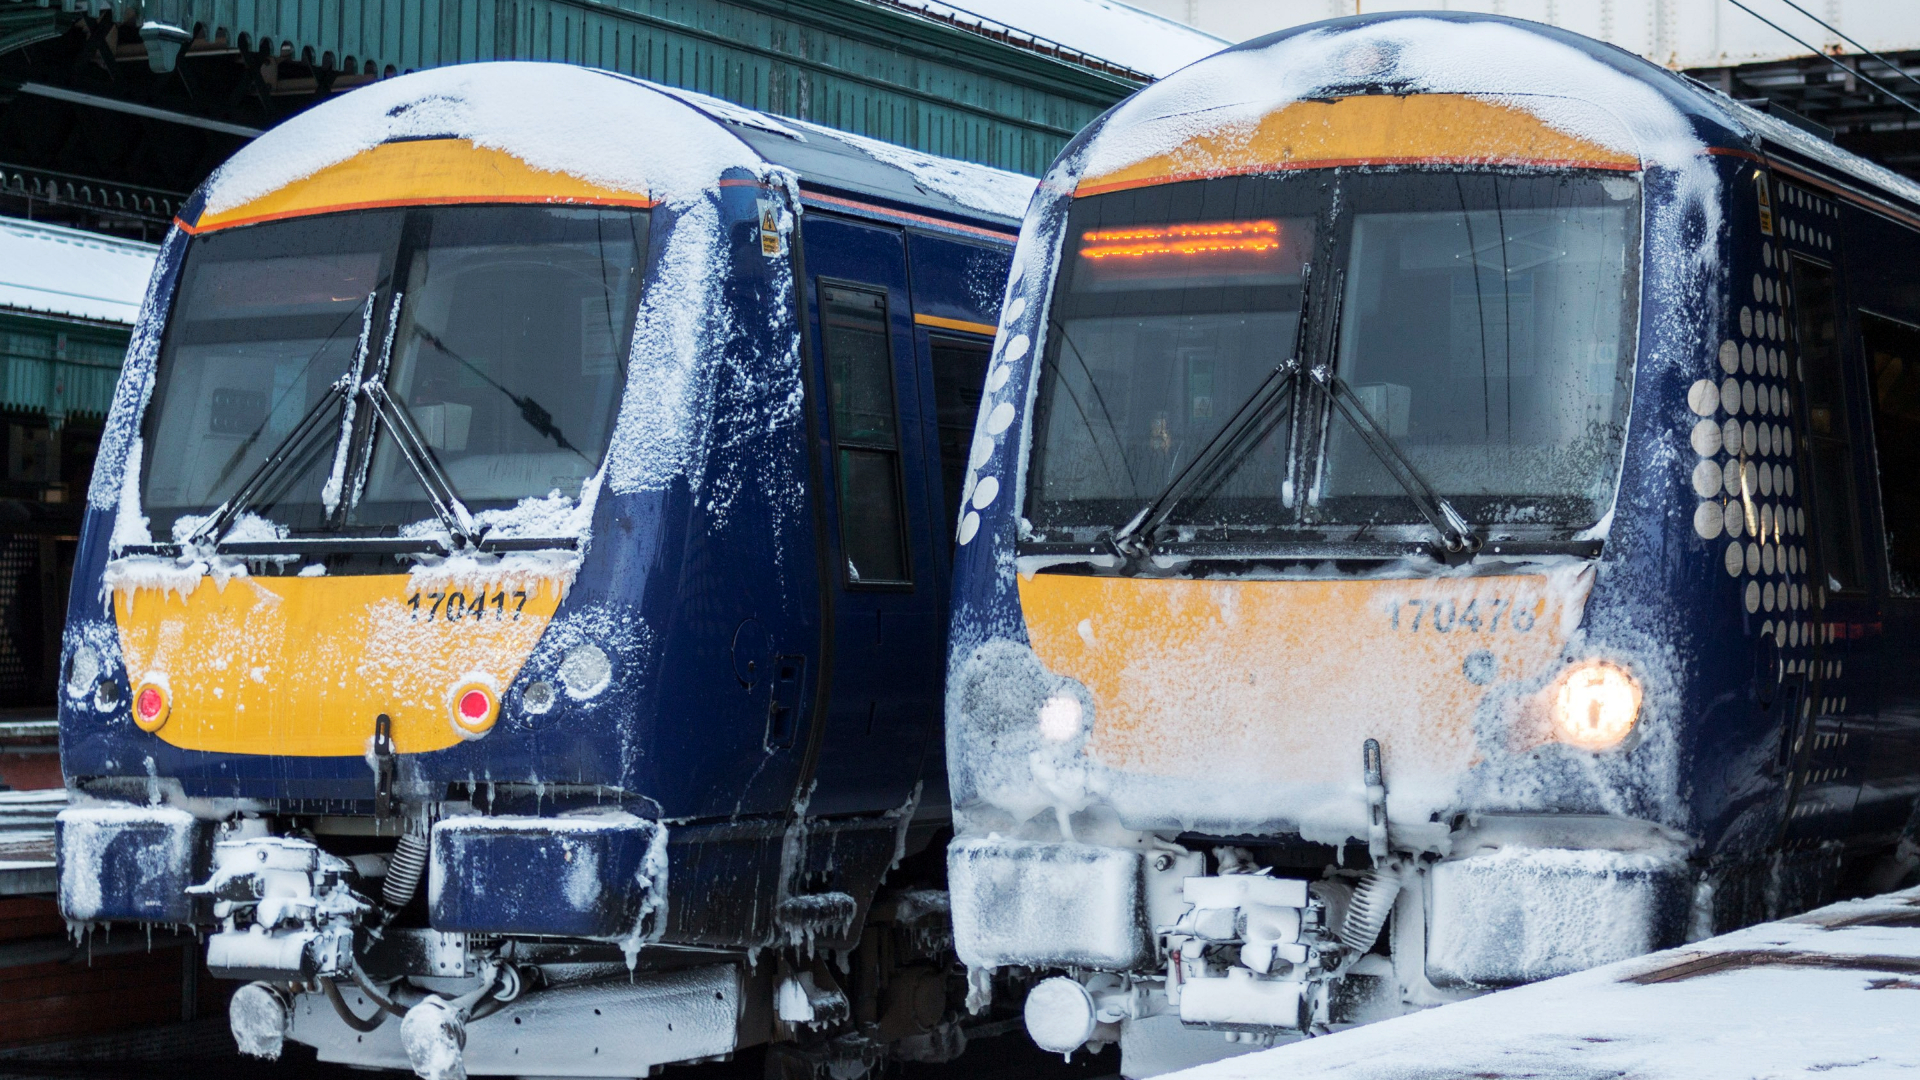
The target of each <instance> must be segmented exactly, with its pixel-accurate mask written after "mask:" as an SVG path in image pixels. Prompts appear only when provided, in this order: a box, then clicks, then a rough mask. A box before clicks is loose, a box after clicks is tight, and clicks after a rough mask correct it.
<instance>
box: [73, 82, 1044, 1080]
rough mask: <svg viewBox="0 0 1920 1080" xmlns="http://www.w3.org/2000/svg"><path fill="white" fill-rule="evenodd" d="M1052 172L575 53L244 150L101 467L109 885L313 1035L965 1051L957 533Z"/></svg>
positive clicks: (77, 912)
mask: <svg viewBox="0 0 1920 1080" xmlns="http://www.w3.org/2000/svg"><path fill="white" fill-rule="evenodd" d="M1032 183H1033V182H1032V180H1031V179H1029V178H1025V177H1019V176H1014V175H1012V174H1007V173H1001V172H998V171H996V170H992V169H986V168H982V167H977V166H971V165H967V164H965V163H961V162H955V161H948V160H945V159H939V158H933V157H929V156H926V155H921V154H916V153H912V152H909V151H906V150H903V149H901V148H898V147H893V146H888V145H886V144H880V143H874V142H870V141H868V140H863V139H858V138H855V137H853V136H849V135H845V134H841V133H836V132H832V131H828V130H826V129H822V128H819V127H815V126H811V125H806V124H801V123H796V122H791V121H786V120H779V119H775V118H773V117H770V116H766V115H763V114H759V113H756V112H752V111H749V110H745V109H741V108H737V107H734V106H731V105H728V104H726V103H724V102H720V101H716V100H713V99H709V98H704V97H701V96H699V95H693V94H688V93H684V92H680V91H675V90H671V89H667V88H663V87H659V86H654V85H651V84H648V83H644V82H641V81H637V80H634V79H630V78H625V77H621V76H617V75H612V74H607V73H603V72H595V71H589V70H584V69H578V68H571V67H564V66H559V65H540V64H477V65H471V66H464V67H459V68H451V69H443V70H438V71H430V72H425V73H421V74H414V75H408V76H405V77H401V78H397V79H391V80H387V81H384V82H381V83H379V84H377V85H374V86H371V87H369V88H365V89H361V90H357V91H355V92H353V93H351V94H347V95H343V96H342V97H340V98H338V99H336V100H334V101H332V102H329V103H327V104H324V105H322V106H320V107H318V108H316V109H314V110H312V111H310V112H308V113H305V114H303V115H301V116H300V117H298V118H296V119H294V120H292V121H289V122H288V123H287V124H285V125H283V126H282V127H279V128H277V129H275V130H273V131H272V132H270V133H268V134H267V135H265V136H263V137H261V138H260V139H259V140H257V141H256V142H254V143H252V144H250V145H249V146H248V147H247V148H246V149H244V150H243V151H241V153H240V154H238V155H237V156H236V157H235V158H234V159H233V160H232V161H231V162H229V163H228V164H227V165H226V166H224V167H222V168H221V169H220V170H219V171H218V172H217V173H216V174H215V175H214V176H213V177H212V178H211V179H210V180H209V181H208V182H207V183H206V185H205V186H204V187H203V188H202V190H201V191H199V192H198V193H197V194H196V195H195V196H194V197H193V199H192V201H191V202H190V204H189V205H188V206H187V207H186V209H185V210H183V212H182V213H181V214H180V216H179V219H178V221H177V227H176V228H175V229H174V230H173V231H172V233H171V234H170V235H169V236H168V238H167V240H166V243H165V245H164V246H163V248H162V252H161V255H160V260H159V267H158V270H157V272H156V275H155V278H154V280H153V283H152V287H151V290H150V292H149V295H148V298H147V303H146V307H145V310H144V312H143V314H142V316H141V320H140V324H139V328H138V330H137V332H136V335H135V340H134V344H133V346H132V348H131V351H130V354H129V356H128V360H127V364H126V370H125V373H124V376H123V377H122V379H121V382H120V385H119V388H118V393H117V396H116V398H115V401H114V405H113V411H112V414H111V418H110V420H109V422H108V431H107V434H106V437H105V440H104V442H103V444H102V447H101V452H100V457H99V463H98V466H97V469H96V472H95V475H94V480H93V484H92V488H91V491H90V494H89V497H88V504H87V510H86V527H85V532H84V535H83V537H82V540H81V546H80V554H79V558H78V563H77V566H76V570H75V574H74V583H73V592H72V608H71V615H70V617H69V621H68V625H67V633H66V647H65V654H64V657H63V665H64V666H63V668H62V695H61V708H60V727H61V752H62V763H63V767H64V769H65V773H66V776H67V781H68V785H69V788H70V790H71V792H72V794H73V798H74V806H73V807H72V808H71V809H69V810H67V811H66V812H65V813H64V814H63V815H62V816H61V819H60V823H59V841H58V850H59V863H60V871H59V872H60V903H61V907H62V909H63V912H64V914H65V915H66V917H67V918H68V919H70V920H72V921H73V922H75V923H78V924H95V923H107V922H135V923H148V924H152V923H171V924H191V925H193V926H196V927H200V928H202V929H203V930H204V931H205V932H206V934H207V941H208V954H207V956H208V963H209V965H210V967H211V968H212V970H213V971H214V973H215V974H216V975H219V976H222V977H225V978H230V979H235V980H244V981H246V985H245V986H244V987H242V988H241V989H240V990H239V991H238V992H237V993H236V995H235V996H234V998H233V1004H232V1010H231V1011H232V1020H233V1027H234V1033H235V1036H236V1038H237V1039H238V1040H239V1041H240V1043H241V1045H242V1048H243V1049H246V1050H247V1051H249V1052H251V1053H255V1054H261V1055H266V1056H273V1055H276V1054H278V1053H279V1051H280V1049H281V1047H282V1046H283V1044H284V1041H285V1040H288V1039H292V1040H296V1041H298V1042H302V1043H307V1044H311V1045H312V1046H314V1047H316V1048H317V1049H318V1052H319V1055H320V1058H321V1059H322V1060H326V1061H337V1062H344V1063H347V1064H351V1065H360V1066H384V1067H400V1068H406V1067H412V1068H414V1069H415V1070H416V1071H417V1072H419V1074H420V1075H422V1076H425V1077H431V1078H435V1080H440V1078H446V1077H455V1076H460V1075H465V1074H514V1075H563V1074H564V1075H580V1076H591V1075H604V1076H635V1075H646V1074H647V1073H648V1072H649V1071H650V1070H652V1069H653V1068H654V1067H655V1066H658V1065H660V1064H663V1063H669V1062H679V1061H692V1060H706V1059H712V1058H717V1057H723V1056H725V1055H730V1054H732V1053H734V1052H735V1051H736V1050H737V1049H739V1048H742V1047H751V1046H756V1045H760V1044H766V1043H769V1042H773V1043H778V1044H779V1047H780V1050H779V1052H778V1053H777V1054H776V1057H778V1059H779V1060H780V1061H781V1062H784V1063H785V1064H782V1065H781V1066H780V1068H781V1069H785V1070H787V1072H788V1074H790V1075H811V1074H812V1071H813V1070H815V1069H816V1068H820V1067H825V1066H828V1065H831V1066H832V1067H834V1068H835V1069H838V1070H839V1072H837V1073H836V1075H843V1074H846V1073H847V1071H848V1070H849V1069H852V1070H854V1071H855V1072H857V1071H858V1070H859V1068H860V1067H861V1066H863V1065H871V1064H873V1063H874V1062H876V1061H878V1060H881V1059H883V1058H886V1057H888V1056H890V1055H891V1056H892V1057H894V1058H908V1059H913V1060H943V1059H945V1058H947V1057H950V1056H951V1055H952V1054H954V1053H955V1052H957V1050H958V1048H959V1047H960V1046H961V1045H963V1043H964V1039H963V1038H961V1037H960V1036H959V1035H958V1034H957V1030H958V1029H957V1027H956V1026H955V1023H956V1018H957V1016H959V1015H960V1014H959V1012H958V997H957V995H958V993H959V992H960V991H961V989H962V986H963V983H962V980H961V978H960V976H959V975H958V974H956V971H957V969H956V968H955V967H954V965H953V964H952V963H951V960H950V958H951V946H950V940H951V939H950V934H949V930H948V923H947V912H946V904H945V894H944V892H942V891H941V886H942V873H943V867H942V859H941V855H942V847H941V846H940V845H941V844H942V843H943V842H944V830H945V829H946V828H947V822H948V810H947V798H946V784H945V767H944V764H943V747H942V742H941V737H940V716H941V705H940V696H939V694H940V685H941V678H942V661H941V657H942V656H943V655H944V644H943V643H944V639H945V635H946V627H947V617H948V600H947V598H948V595H949V587H948V584H949V573H950V558H951V554H950V552H951V539H950V538H951V537H952V536H953V535H954V534H955V530H956V529H957V528H958V520H957V516H956V514H955V512H954V508H955V507H957V506H958V505H959V503H960V491H959V488H960V486H961V484H962V483H963V477H964V475H965V472H966V453H967V451H968V447H969V439H970V435H971V428H972V423H973V417H974V414H975V412H976V406H977V403H978V400H979V396H980V393H981V387H982V385H983V384H984V380H985V369H986V361H987V354H988V350H989V346H990V343H991V339H992V334H993V331H994V328H995V324H996V322H997V320H998V315H999V312H998V303H999V296H1000V292H1001V290H1002V287H1003V285H1004V282H1005V279H1006V268H1007V260H1008V256H1009V252H1010V250H1011V247H1012V243H1013V239H1014V231H1015V228H1016V227H1017V219H1018V216H1019V214H1020V213H1021V211H1022V209H1023V208H1024V206H1025V204H1026V201H1027V198H1028V197H1029V195H1030V194H1031V191H1032ZM883 882H884V883H885V888H884V889H883V888H882V884H883Z"/></svg>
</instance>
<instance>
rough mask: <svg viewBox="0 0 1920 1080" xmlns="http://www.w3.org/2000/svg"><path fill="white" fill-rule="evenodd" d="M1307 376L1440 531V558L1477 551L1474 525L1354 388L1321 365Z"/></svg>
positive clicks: (1451, 559)
mask: <svg viewBox="0 0 1920 1080" xmlns="http://www.w3.org/2000/svg"><path fill="white" fill-rule="evenodd" d="M1308 377H1309V378H1311V379H1312V380H1313V381H1314V383H1315V384H1316V385H1317V386H1319V387H1320V388H1321V389H1322V390H1323V391H1325V392H1326V395H1327V398H1328V400H1330V401H1332V402H1333V406H1334V408H1335V409H1337V410H1339V412H1340V415H1342V416H1344V417H1346V419H1347V422H1348V423H1349V424H1352V425H1353V430H1354V431H1355V432H1356V433H1358V434H1359V436H1360V441H1361V442H1363V443H1365V444H1366V445H1367V449H1368V450H1371V451H1373V456H1374V457H1376V458H1379V459H1380V464H1382V465H1384V466H1386V469H1387V473H1388V474H1389V475H1391V476H1392V477H1393V479H1394V480H1395V482H1397V483H1398V484H1399V485H1400V487H1401V488H1402V489H1403V490H1405V491H1406V493H1407V497H1408V498H1410V499H1412V500H1413V505H1414V507H1415V508H1416V509H1418V510H1419V511H1420V516H1421V517H1424V518H1426V519H1427V523H1428V524H1429V525H1432V526H1433V529H1434V531H1435V532H1437V533H1439V534H1440V547H1441V561H1442V562H1447V563H1455V562H1463V561H1465V560H1467V559H1470V558H1472V557H1473V556H1474V553H1476V552H1478V551H1479V550H1480V545H1481V539H1480V537H1479V535H1478V534H1476V533H1475V532H1474V531H1473V526H1471V525H1469V524H1467V519H1466V518H1464V517H1462V516H1461V515H1460V512H1459V511H1458V510H1455V509H1454V508H1453V504H1452V503H1450V502H1448V501H1447V500H1446V497H1445V496H1443V495H1441V494H1440V493H1439V492H1437V491H1435V490H1433V485H1432V484H1429V483H1427V479H1426V477H1424V476H1421V475H1420V470H1418V469H1416V468H1414V467H1413V462H1411V461H1409V460H1407V455H1406V454H1404V453H1402V452H1401V450H1400V447H1399V446H1398V445H1396V444H1395V443H1394V441H1393V439H1392V438H1391V437H1390V436H1388V434H1387V433H1386V432H1385V431H1383V430H1381V428H1380V425H1379V423H1378V422H1377V421H1375V420H1374V418H1373V417H1372V416H1371V415H1370V414H1368V412H1367V410H1366V409H1364V408H1362V407H1361V405H1360V402H1359V400H1358V399H1357V397H1356V395H1355V394H1354V392H1353V388H1352V387H1350V386H1348V385H1347V383H1346V380H1344V379H1342V378H1341V377H1340V376H1338V375H1335V374H1334V373H1333V372H1332V371H1329V370H1328V369H1326V368H1323V367H1322V368H1315V369H1314V370H1313V371H1312V372H1310V373H1309V375H1308Z"/></svg>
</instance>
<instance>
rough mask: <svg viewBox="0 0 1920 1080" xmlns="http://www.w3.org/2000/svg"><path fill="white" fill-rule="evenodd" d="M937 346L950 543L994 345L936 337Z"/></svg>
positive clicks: (937, 406) (943, 480) (936, 403)
mask: <svg viewBox="0 0 1920 1080" xmlns="http://www.w3.org/2000/svg"><path fill="white" fill-rule="evenodd" d="M930 340H931V344H932V347H933V401H934V408H935V409H936V410H938V412H939V414H940V423H939V426H940V479H941V484H942V493H943V494H944V495H945V496H946V500H947V536H948V539H949V542H951V540H952V537H953V536H954V535H955V534H956V532H957V531H958V530H959V528H960V493H961V491H962V489H963V488H965V486H966V482H967V454H968V452H969V451H970V450H971V449H972V446H973V423H974V420H975V419H976V417H977V416H978V414H979V412H980V392H981V389H982V386H983V384H984V383H985V382H986V379H987V358H988V356H989V355H991V354H992V352H993V343H992V342H991V341H989V340H987V339H985V338H959V337H948V336H946V335H944V334H935V335H933V337H932V338H931V339H930Z"/></svg>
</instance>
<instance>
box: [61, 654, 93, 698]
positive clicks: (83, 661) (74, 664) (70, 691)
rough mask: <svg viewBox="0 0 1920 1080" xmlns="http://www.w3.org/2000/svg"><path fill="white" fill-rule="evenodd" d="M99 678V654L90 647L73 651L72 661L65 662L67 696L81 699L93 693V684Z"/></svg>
mask: <svg viewBox="0 0 1920 1080" xmlns="http://www.w3.org/2000/svg"><path fill="white" fill-rule="evenodd" d="M99 678H100V654H99V653H97V652H95V651H94V650H93V646H91V645H82V646H80V647H79V648H77V649H75V650H73V657H72V659H70V660H68V661H67V696H68V697H70V698H76V699H78V698H83V697H86V696H87V695H88V694H90V693H92V692H93V684H94V682H95V681H97V680H98V679H99Z"/></svg>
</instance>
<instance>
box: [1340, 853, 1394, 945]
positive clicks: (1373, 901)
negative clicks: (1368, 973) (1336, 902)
mask: <svg viewBox="0 0 1920 1080" xmlns="http://www.w3.org/2000/svg"><path fill="white" fill-rule="evenodd" d="M1399 895H1400V875H1399V874H1397V873H1394V872H1393V871H1391V870H1369V871H1368V872H1367V874H1366V876H1365V877H1362V878H1361V879H1360V883H1359V884H1358V885H1356V886H1355V887H1354V890H1353V899H1352V900H1350V901H1348V902H1347V917H1346V918H1345V919H1344V920H1342V921H1341V923H1340V944H1342V945H1345V946H1346V947H1347V948H1348V949H1349V950H1351V951H1352V952H1353V953H1355V954H1356V955H1357V954H1360V953H1364V952H1366V951H1367V950H1369V949H1371V948H1373V943H1374V942H1375V941H1377V940H1379V938H1380V930H1381V928H1382V927H1384V926H1386V925H1387V916H1388V915H1390V914H1392V913H1393V901H1394V899H1395V898H1396V897H1398V896H1399Z"/></svg>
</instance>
